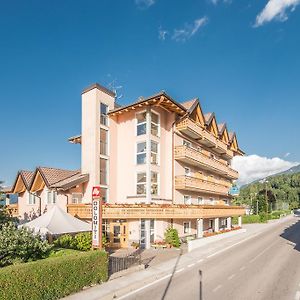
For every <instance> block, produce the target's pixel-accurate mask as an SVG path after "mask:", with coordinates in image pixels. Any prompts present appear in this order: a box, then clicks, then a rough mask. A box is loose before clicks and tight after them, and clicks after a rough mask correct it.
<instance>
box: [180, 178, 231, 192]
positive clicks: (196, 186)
mask: <svg viewBox="0 0 300 300" xmlns="http://www.w3.org/2000/svg"><path fill="white" fill-rule="evenodd" d="M175 188H176V189H177V190H188V191H197V192H203V193H209V194H216V195H223V196H228V191H229V188H228V187H227V186H225V185H223V182H220V181H217V180H215V182H212V181H210V180H204V179H201V178H196V177H191V176H176V177H175Z"/></svg>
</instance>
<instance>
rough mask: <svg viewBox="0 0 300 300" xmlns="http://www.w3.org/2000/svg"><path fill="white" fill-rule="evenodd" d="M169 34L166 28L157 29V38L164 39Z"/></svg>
mask: <svg viewBox="0 0 300 300" xmlns="http://www.w3.org/2000/svg"><path fill="white" fill-rule="evenodd" d="M168 34H169V31H168V30H163V29H162V28H161V27H160V28H159V30H158V39H159V40H162V41H164V40H165V39H166V36H167V35H168Z"/></svg>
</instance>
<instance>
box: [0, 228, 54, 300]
mask: <svg viewBox="0 0 300 300" xmlns="http://www.w3.org/2000/svg"><path fill="white" fill-rule="evenodd" d="M51 248H52V246H51V245H49V244H48V242H47V241H42V240H41V237H40V236H39V235H35V234H33V233H32V232H31V231H30V230H29V229H27V228H25V227H23V228H21V229H18V228H17V227H16V226H15V225H14V224H13V223H8V224H5V225H3V226H2V228H1V230H0V267H3V266H7V265H11V264H13V263H18V262H27V261H32V260H37V259H41V258H45V257H47V256H48V254H49V252H50V250H51ZM0 299H1V298H0Z"/></svg>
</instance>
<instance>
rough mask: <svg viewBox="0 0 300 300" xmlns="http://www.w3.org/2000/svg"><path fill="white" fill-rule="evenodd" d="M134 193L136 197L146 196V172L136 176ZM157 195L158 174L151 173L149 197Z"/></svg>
mask: <svg viewBox="0 0 300 300" xmlns="http://www.w3.org/2000/svg"><path fill="white" fill-rule="evenodd" d="M136 193H137V195H145V194H146V172H143V173H138V174H137V181H136ZM157 194H158V174H157V173H156V172H151V195H157Z"/></svg>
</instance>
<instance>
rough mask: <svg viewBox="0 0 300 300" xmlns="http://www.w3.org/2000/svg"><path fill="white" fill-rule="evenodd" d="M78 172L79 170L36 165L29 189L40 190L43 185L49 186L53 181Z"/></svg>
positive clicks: (55, 181)
mask: <svg viewBox="0 0 300 300" xmlns="http://www.w3.org/2000/svg"><path fill="white" fill-rule="evenodd" d="M78 173H80V171H79V170H76V171H70V170H64V169H57V168H48V167H38V168H36V171H35V173H34V178H33V180H32V183H31V186H30V189H31V190H32V191H37V190H41V189H42V188H43V187H44V186H47V187H48V188H51V186H52V185H54V184H55V183H57V182H59V181H62V180H65V179H67V178H69V177H71V176H74V175H75V174H78Z"/></svg>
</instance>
